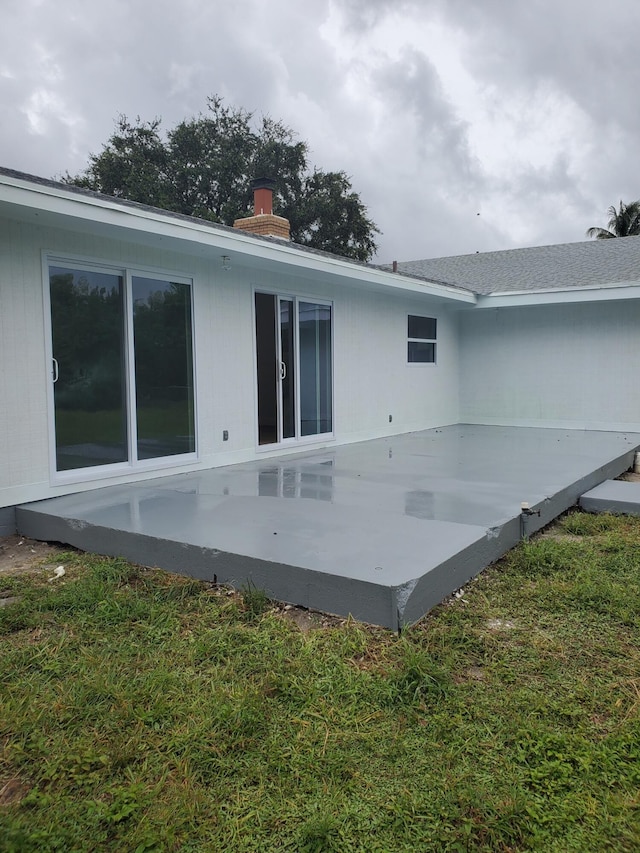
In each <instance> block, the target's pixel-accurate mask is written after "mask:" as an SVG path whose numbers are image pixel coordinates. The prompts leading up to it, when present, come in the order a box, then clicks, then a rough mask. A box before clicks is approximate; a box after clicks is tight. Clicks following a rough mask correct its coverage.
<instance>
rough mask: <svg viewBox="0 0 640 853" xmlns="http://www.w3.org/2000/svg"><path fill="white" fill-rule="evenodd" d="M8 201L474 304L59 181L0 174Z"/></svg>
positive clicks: (431, 286)
mask: <svg viewBox="0 0 640 853" xmlns="http://www.w3.org/2000/svg"><path fill="white" fill-rule="evenodd" d="M2 201H4V202H5V203H9V204H13V205H16V206H19V207H23V208H27V209H30V210H33V211H34V212H35V211H37V212H40V211H42V212H46V213H49V214H53V215H54V216H61V217H71V218H76V219H81V220H83V221H85V222H91V223H94V224H98V225H103V226H106V227H111V228H115V229H123V230H127V231H129V232H130V233H131V232H133V233H134V234H135V233H138V234H140V235H142V234H152V235H154V236H156V237H160V238H161V239H168V240H176V241H179V242H187V243H191V244H193V245H194V246H198V247H200V251H201V252H203V253H206V254H208V253H209V252H211V251H212V250H213V251H215V252H219V253H222V254H229V255H231V256H232V260H233V253H236V255H237V256H238V257H239V256H242V257H244V258H249V259H251V258H255V259H260V260H261V261H266V262H271V263H279V264H286V265H289V266H293V267H298V268H304V269H306V270H313V271H316V272H320V273H326V274H330V275H337V276H339V277H341V278H343V279H348V280H349V281H350V282H352V283H354V284H362V285H367V284H368V285H371V286H374V287H377V288H381V289H384V290H386V291H397V292H401V293H412V294H416V295H422V296H432V297H436V298H438V299H443V300H446V301H448V302H459V303H465V304H468V305H475V303H476V300H477V297H476V295H475V294H474V293H473V292H471V291H465V290H462V289H460V288H456V287H450V286H447V285H443V284H436V283H434V282H428V281H425V280H423V279H414V278H411V277H410V276H406V275H398V274H397V273H393V272H387V271H385V270H380V269H377V268H375V267H371V266H367V265H366V264H361V263H358V262H353V261H349V260H344V259H342V258H339V257H337V256H336V257H334V256H331V255H324V254H314V252H313V251H305V250H304V249H300V248H298V247H297V246H296V245H295V244H291V243H285V242H277V243H276V242H271V241H267V240H261V239H259V238H256V237H253V236H252V235H250V234H248V233H247V232H244V231H241V230H237V229H236V230H233V229H227V228H224V227H216V225H215V224H214V223H211V224H209V223H206V222H204V221H202V223H200V222H199V221H197V220H194V219H187V218H185V219H182V218H179V217H174V216H171V215H170V214H165V213H163V212H162V211H160V210H157V209H155V208H145V207H137V206H130V205H128V204H122V203H120V202H119V200H118V199H115V198H114V199H113V200H112V199H110V198H105V197H104V196H97V195H91V194H84V193H77V192H74V191H73V190H66V189H65V188H64V187H63V186H50V185H48V184H38V183H35V182H31V181H29V180H26V179H24V178H17V177H14V176H9V175H3V174H1V173H0V202H2Z"/></svg>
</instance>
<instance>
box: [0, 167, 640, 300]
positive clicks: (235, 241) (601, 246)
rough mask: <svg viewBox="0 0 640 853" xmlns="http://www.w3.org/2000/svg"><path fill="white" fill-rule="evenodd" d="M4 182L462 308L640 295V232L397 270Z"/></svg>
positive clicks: (60, 190) (48, 186)
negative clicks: (632, 234)
mask: <svg viewBox="0 0 640 853" xmlns="http://www.w3.org/2000/svg"><path fill="white" fill-rule="evenodd" d="M3 178H4V180H3ZM3 184H8V187H7V189H8V188H9V187H13V188H14V189H15V190H16V191H17V190H18V188H21V189H20V192H22V194H23V195H24V192H25V191H26V192H27V195H29V196H30V200H29V202H28V206H29V208H31V209H32V210H34V211H35V210H42V213H44V212H45V210H44V209H45V207H46V209H47V212H48V213H49V214H51V215H52V216H56V217H57V216H60V215H61V214H63V215H65V216H68V217H71V219H72V220H73V221H75V222H78V221H81V220H84V221H85V222H88V221H92V222H93V224H94V226H95V229H96V230H97V231H99V229H102V231H100V233H107V229H108V228H109V227H111V228H118V229H120V230H121V231H128V232H130V234H131V236H132V237H133V238H134V239H137V240H140V239H142V236H143V234H144V235H146V237H147V239H148V240H151V239H155V240H156V242H158V244H160V243H162V245H163V246H164V247H166V246H167V245H168V243H167V242H162V241H173V242H174V244H175V245H178V244H183V245H189V246H190V248H193V249H194V250H195V249H197V250H198V251H201V252H202V251H208V252H209V254H211V253H213V252H214V251H216V250H217V251H224V252H225V253H229V252H230V253H235V252H238V253H240V254H241V255H242V256H243V258H245V259H248V258H249V256H250V255H251V256H253V262H254V263H260V264H265V263H270V264H272V265H276V264H283V263H284V264H289V265H290V266H298V267H299V268H304V269H305V270H307V271H308V272H311V270H312V269H313V270H315V273H316V274H317V275H325V276H326V274H327V273H328V272H330V273H331V274H335V275H338V276H341V277H342V278H344V279H345V280H346V279H348V280H350V281H351V282H352V283H354V284H359V285H360V286H366V287H368V288H373V289H380V290H384V291H387V292H389V291H396V292H405V293H412V294H415V295H424V296H430V297H433V298H435V299H438V300H444V301H448V302H455V303H458V307H465V305H463V303H465V304H466V307H472V305H475V306H476V307H490V306H491V307H497V306H498V304H504V305H507V304H516V302H517V303H519V304H525V303H527V302H531V303H533V302H538V303H539V302H540V301H541V300H546V301H554V302H557V301H581V300H583V299H628V298H640V238H638V237H621V238H617V239H614V240H592V241H585V242H581V243H564V244H559V245H552V246H536V247H533V248H526V249H507V250H504V251H500V252H483V253H476V254H473V255H456V256H453V257H447V258H428V259H425V260H418V261H401V262H399V263H398V268H397V272H395V273H394V272H393V271H392V269H393V267H392V265H391V264H366V263H363V262H361V261H356V260H352V259H351V258H345V257H342V256H340V255H335V254H332V253H330V252H324V251H320V250H318V249H312V248H310V247H309V246H302V245H300V244H297V243H290V242H287V241H284V240H281V239H278V238H276V237H264V236H259V235H255V234H248V233H247V232H244V231H239V230H238V229H234V228H232V227H230V226H228V225H221V224H219V223H217V222H211V221H210V220H205V219H199V218H197V217H195V216H186V215H184V214H180V213H174V212H172V211H169V210H164V209H160V208H156V207H152V206H150V205H146V204H140V203H139V202H133V201H128V200H127V199H122V198H115V197H113V196H109V195H103V194H101V193H97V192H94V191H93V190H87V189H84V188H82V187H77V186H75V185H73V184H66V183H61V182H58V181H52V180H49V179H47V178H40V177H37V176H35V175H29V174H25V173H23V172H17V171H15V170H13V169H6V168H2V167H0V190H1V189H2V185H3ZM20 198H21V199H22V201H20V202H19V201H17V196H12V195H11V192H9V193H8V195H7V199H6V202H7V203H8V204H14V203H15V204H24V203H25V202H24V199H23V196H20ZM1 201H2V198H1V197H0V202H1ZM54 201H55V203H54ZM36 215H37V214H36ZM40 221H42V219H41V220H40ZM70 221H71V220H70ZM596 291H598V292H596ZM545 294H546V296H545Z"/></svg>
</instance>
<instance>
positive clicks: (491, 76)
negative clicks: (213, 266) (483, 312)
mask: <svg viewBox="0 0 640 853" xmlns="http://www.w3.org/2000/svg"><path fill="white" fill-rule="evenodd" d="M2 19H3V26H2V29H1V30H0V102H1V103H2V104H3V122H2V123H1V124H0V162H1V163H2V164H3V165H6V166H10V167H12V168H16V169H22V170H24V171H32V172H34V173H36V174H41V175H44V176H52V175H55V174H61V173H64V172H65V171H67V170H69V171H71V172H76V171H78V170H79V169H81V168H82V167H83V165H84V164H85V163H86V160H87V156H88V154H89V152H90V151H94V152H96V151H99V150H100V148H101V145H102V144H103V143H104V142H105V141H106V139H107V138H108V136H109V134H110V133H111V130H112V128H113V121H114V119H115V118H116V116H117V115H118V114H119V113H124V114H126V115H128V116H129V117H131V118H133V117H135V116H137V115H140V116H141V117H142V118H145V119H150V118H154V117H156V116H161V117H162V118H163V122H164V126H165V127H166V128H168V127H170V126H172V125H173V124H175V123H176V122H177V121H179V120H181V119H182V118H184V117H187V116H191V115H194V114H197V113H198V112H200V111H202V110H204V109H205V106H206V97H207V95H211V94H214V93H218V94H221V95H223V96H224V97H226V99H227V100H228V102H230V103H232V104H235V105H238V106H244V107H245V108H246V109H249V110H254V111H256V112H258V113H267V114H271V115H273V116H274V117H276V118H281V119H283V120H284V121H285V122H286V123H288V124H289V125H290V126H291V127H293V128H294V129H295V130H297V131H298V133H299V134H300V136H301V137H302V138H303V139H306V140H307V141H308V142H309V144H310V146H311V150H312V160H313V162H314V163H315V164H316V165H318V166H320V167H322V168H325V169H345V171H347V172H348V173H349V174H350V175H351V176H352V178H353V183H354V187H355V188H356V189H357V190H358V191H359V192H360V193H361V195H362V198H363V200H364V201H365V203H366V204H367V205H368V206H369V212H370V214H371V216H372V217H373V218H374V219H375V220H376V221H377V222H378V223H379V224H380V226H381V228H382V229H383V231H384V235H383V237H382V240H381V253H380V255H381V259H383V260H384V259H390V258H392V257H396V258H398V259H403V258H412V257H413V258H415V257H428V256H432V255H443V254H453V253H457V252H467V251H476V249H480V250H489V249H498V248H507V247H509V246H513V245H524V244H528V245H530V244H535V243H543V242H563V241H567V240H579V239H582V238H583V236H584V231H585V229H586V228H587V227H588V226H590V225H594V224H598V223H599V222H604V219H605V218H606V208H607V207H608V205H609V204H612V203H614V202H617V201H618V200H619V199H620V198H624V199H625V200H631V199H632V198H635V197H637V196H640V186H638V183H637V177H636V170H635V169H634V168H633V166H634V165H635V164H634V162H633V160H632V158H631V156H630V152H632V151H635V150H636V148H637V147H638V136H639V135H640V111H638V109H637V106H636V103H635V100H636V92H637V91H638V90H639V89H640V64H638V63H637V61H636V58H635V54H636V41H637V36H638V32H639V30H640V27H639V25H640V6H638V5H637V0H615V2H612V3H610V4H609V6H606V7H605V6H604V5H603V4H601V3H599V2H596V0H562V2H561V3H558V2H557V0H530V2H528V3H513V2H505V0H482V3H478V2H476V0H426V2H418V0H403V2H397V0H318V2H314V3H305V4H302V3H299V2H295V0H270V2H269V3H268V4H267V3H264V2H263V0H244V2H243V3H242V4H239V3H238V4H231V3H228V4H222V3H211V2H208V1H207V0H182V2H181V3H180V4H176V3H175V2H169V0H138V2H136V3H131V2H130V0H103V2H101V3H99V4H88V3H86V2H81V0H58V2H56V3H51V2H45V0H2ZM434 27H436V28H439V29H438V39H439V41H436V42H434V41H433V39H434V36H433V28H434ZM455 57H459V63H460V67H459V68H458V67H457V66H455V64H452V61H453V60H452V58H455ZM456 61H457V60H456ZM461 75H462V76H461ZM464 75H466V77H464ZM469 81H471V82H469ZM471 86H473V87H475V88H474V93H473V95H471V94H470V87H471ZM478 213H480V214H481V215H480V216H477V214H478Z"/></svg>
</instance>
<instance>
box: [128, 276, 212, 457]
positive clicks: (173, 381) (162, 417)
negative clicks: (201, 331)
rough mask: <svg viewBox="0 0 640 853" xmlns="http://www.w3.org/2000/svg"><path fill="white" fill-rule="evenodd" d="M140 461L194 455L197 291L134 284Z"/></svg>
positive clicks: (152, 282)
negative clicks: (193, 327) (194, 309)
mask: <svg viewBox="0 0 640 853" xmlns="http://www.w3.org/2000/svg"><path fill="white" fill-rule="evenodd" d="M132 297H133V340H134V352H135V378H136V422H137V427H138V459H155V458H157V457H159V456H175V455H177V454H180V453H194V452H195V449H196V433H195V418H194V404H193V400H194V397H193V352H192V344H191V341H192V331H191V287H190V285H188V284H176V283H175V282H171V281H163V280H162V279H152V278H140V277H135V276H134V278H133V280H132Z"/></svg>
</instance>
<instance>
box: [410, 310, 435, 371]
mask: <svg viewBox="0 0 640 853" xmlns="http://www.w3.org/2000/svg"><path fill="white" fill-rule="evenodd" d="M407 325H408V338H409V340H408V344H407V361H409V362H410V363H422V364H435V361H436V337H437V328H436V327H437V321H436V319H435V318H434V317H419V316H417V315H415V314H409V322H408V324H407Z"/></svg>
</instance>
